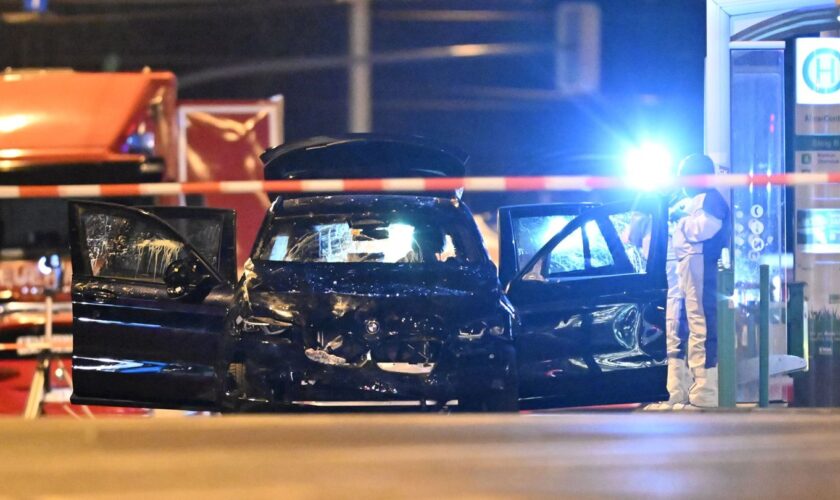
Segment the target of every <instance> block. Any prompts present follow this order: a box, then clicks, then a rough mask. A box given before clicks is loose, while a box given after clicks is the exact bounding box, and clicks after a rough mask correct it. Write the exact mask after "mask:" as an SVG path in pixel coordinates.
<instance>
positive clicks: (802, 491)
mask: <svg viewBox="0 0 840 500" xmlns="http://www.w3.org/2000/svg"><path fill="white" fill-rule="evenodd" d="M4 496H7V497H10V498H20V497H25V498H121V499H126V498H127V499H132V498H158V497H164V496H165V497H178V498H183V497H198V496H200V497H202V498H211V499H213V498H389V499H390V498H441V497H467V498H512V497H546V498H548V497H551V498H558V497H574V498H582V497H602V496H611V497H612V496H619V497H652V496H654V497H657V496H659V497H671V498H675V497H680V498H684V497H688V498H710V497H717V498H763V499H766V498H783V497H785V498H838V497H840V413H833V412H832V413H830V412H794V411H791V410H780V411H768V412H758V411H754V412H749V413H748V412H743V413H718V414H700V413H680V414H646V413H640V412H636V413H594V414H593V413H566V414H550V415H519V416H481V415H476V416H469V415H463V416H460V415H425V416H424V415H419V416H417V415H315V416H306V415H293V416H253V417H219V418H203V417H190V418H177V419H148V418H146V419H143V418H130V419H112V420H72V419H53V420H49V419H45V420H40V421H32V422H25V421H21V420H12V419H8V420H0V497H4Z"/></svg>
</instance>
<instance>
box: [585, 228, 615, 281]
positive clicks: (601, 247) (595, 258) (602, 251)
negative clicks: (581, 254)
mask: <svg viewBox="0 0 840 500" xmlns="http://www.w3.org/2000/svg"><path fill="white" fill-rule="evenodd" d="M583 228H584V230H585V232H586V240H587V242H588V243H589V267H591V268H593V269H597V268H601V267H608V266H613V265H615V259H613V256H612V252H610V247H609V245H608V244H607V240H606V239H605V238H604V235H603V233H601V228H600V227H598V223H597V222H595V221H594V220H592V221H589V222H587V223H586V224H585V225H584V226H583Z"/></svg>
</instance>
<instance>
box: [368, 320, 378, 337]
mask: <svg viewBox="0 0 840 500" xmlns="http://www.w3.org/2000/svg"><path fill="white" fill-rule="evenodd" d="M365 333H366V334H368V335H377V334H378V333H379V322H378V321H376V320H375V319H369V320H366V321H365Z"/></svg>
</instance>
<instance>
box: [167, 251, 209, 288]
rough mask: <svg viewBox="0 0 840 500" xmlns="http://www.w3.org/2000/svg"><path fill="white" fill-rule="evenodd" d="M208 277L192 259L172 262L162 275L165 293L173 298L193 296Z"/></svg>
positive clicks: (197, 262)
mask: <svg viewBox="0 0 840 500" xmlns="http://www.w3.org/2000/svg"><path fill="white" fill-rule="evenodd" d="M209 277H210V275H209V274H208V273H207V272H206V271H205V270H204V267H203V266H202V265H201V263H200V262H199V261H198V259H196V258H194V257H187V258H184V259H176V260H174V261H172V262H171V263H170V264H169V265H168V266H166V270H165V271H164V273H163V282H164V283H165V284H166V293H167V294H168V295H169V296H170V297H173V298H180V297H187V296H190V295H193V294H194V293H195V292H196V291H197V290H199V289H200V288H202V285H203V284H204V283H206V282H207V279H208V278H209Z"/></svg>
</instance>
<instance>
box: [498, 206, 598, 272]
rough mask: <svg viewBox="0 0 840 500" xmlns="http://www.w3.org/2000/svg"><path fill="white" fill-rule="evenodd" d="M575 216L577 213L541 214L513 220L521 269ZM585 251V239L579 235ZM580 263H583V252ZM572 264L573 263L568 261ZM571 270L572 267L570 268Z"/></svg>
mask: <svg viewBox="0 0 840 500" xmlns="http://www.w3.org/2000/svg"><path fill="white" fill-rule="evenodd" d="M574 218H575V215H541V216H534V217H517V218H516V219H514V221H513V226H514V240H513V241H514V245H515V247H516V259H517V263H518V268H519V269H521V268H523V267H524V266H525V264H527V263H528V261H530V260H531V258H533V257H534V255H536V253H537V252H538V251H539V249H540V248H542V247H543V245H545V244H546V243H548V240H550V239H551V238H553V237H554V235H556V234H557V233H559V232H560V231H562V230H563V228H564V227H566V225H567V224H568V223H569V222H571V221H572V220H573V219H574ZM578 240H580V241H579V243H580V245H581V252H583V247H582V245H583V240H582V239H581V238H580V236H578ZM580 264H581V265H582V264H583V254H582V253H581V259H580ZM565 265H567V266H571V265H573V264H571V263H566V264H565ZM581 269H582V268H581ZM569 270H571V269H569Z"/></svg>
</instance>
